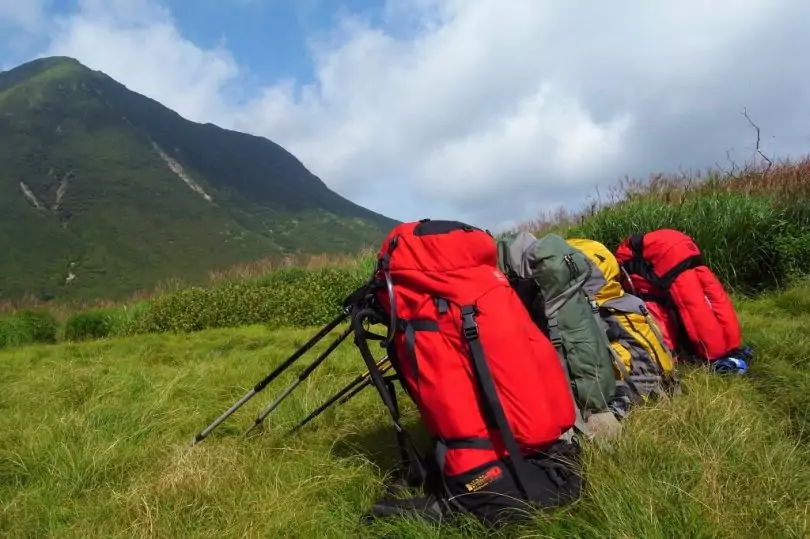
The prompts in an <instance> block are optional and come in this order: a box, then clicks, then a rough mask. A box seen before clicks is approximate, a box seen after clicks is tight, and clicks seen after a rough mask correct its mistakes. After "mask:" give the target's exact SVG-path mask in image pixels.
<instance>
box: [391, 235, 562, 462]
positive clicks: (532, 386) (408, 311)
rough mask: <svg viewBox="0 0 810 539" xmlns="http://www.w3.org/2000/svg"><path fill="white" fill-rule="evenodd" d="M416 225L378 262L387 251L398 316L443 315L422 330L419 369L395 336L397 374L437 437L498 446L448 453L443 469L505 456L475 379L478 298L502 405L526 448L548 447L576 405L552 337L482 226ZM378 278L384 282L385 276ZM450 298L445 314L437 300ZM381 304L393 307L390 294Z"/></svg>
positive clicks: (487, 354) (488, 357) (417, 348)
mask: <svg viewBox="0 0 810 539" xmlns="http://www.w3.org/2000/svg"><path fill="white" fill-rule="evenodd" d="M418 224H419V223H416V222H411V223H404V224H401V225H398V226H397V227H395V228H394V229H393V230H392V231H391V232H390V233H389V235H388V237H387V238H386V239H385V240H384V241H383V245H382V248H381V249H380V251H379V253H378V258H382V257H383V256H384V255H385V254H386V253H388V252H389V245H390V241H391V239H392V238H394V237H397V244H396V247H395V248H394V249H393V250H392V251H390V253H391V256H390V275H391V279H392V281H393V285H394V292H395V306H396V315H397V317H398V318H400V319H405V320H414V319H421V320H432V321H437V322H438V325H439V331H438V332H435V331H416V332H415V356H416V364H417V369H416V372H414V368H413V365H412V363H411V361H412V360H411V356H410V355H409V351H408V349H407V347H406V339H405V333H404V332H403V331H398V332H397V333H396V336H395V338H394V342H393V346H394V348H395V352H396V356H397V358H398V360H399V361H398V362H397V365H396V368H397V370H398V371H399V374H400V376H401V377H402V379H403V381H404V383H405V384H406V386H407V388H408V392H409V393H410V395H411V396H412V397H413V399H414V401H415V403H416V405H417V406H418V408H419V412H420V415H421V417H422V420H423V422H424V424H425V426H426V428H427V430H428V432H429V433H430V434H431V435H433V436H436V435H438V436H441V437H442V438H445V439H454V438H490V440H491V442H492V444H493V446H494V447H495V450H491V449H458V448H456V449H452V448H451V449H449V450H448V451H447V456H446V461H445V469H444V472H445V473H447V474H449V475H455V474H458V473H463V472H465V471H467V470H469V469H470V468H473V467H475V466H478V465H481V464H484V463H487V462H490V461H492V460H494V459H495V458H502V457H504V456H505V455H506V451H505V449H504V447H503V443H502V441H501V438H500V436H499V435H498V433H497V432H489V431H488V429H487V426H486V424H485V421H484V416H483V415H482V414H483V410H482V408H481V407H480V406H479V402H483V401H480V400H479V399H482V398H483V397H482V396H480V395H479V389H478V384H477V381H476V379H475V371H474V367H473V364H472V358H471V356H470V353H469V348H468V346H467V342H466V341H465V339H464V337H463V335H462V333H461V307H462V306H464V305H470V304H475V305H476V306H477V307H478V310H479V314H478V315H477V316H476V317H475V319H476V322H477V323H478V327H479V334H480V341H481V344H482V346H483V348H484V354H485V357H486V361H487V363H488V365H489V369H490V371H491V374H492V378H493V381H494V384H495V387H496V388H497V392H498V396H499V398H500V400H501V405H502V407H503V409H504V414H505V415H506V418H507V421H508V423H509V425H510V426H511V428H512V432H513V435H514V437H515V439H516V441H517V443H518V445H519V446H520V447H521V450H522V451H524V452H526V453H530V452H531V451H532V450H537V449H542V448H543V447H544V446H546V445H547V444H549V443H550V442H552V441H554V440H556V439H557V438H559V436H560V435H561V434H562V433H564V432H565V431H567V430H568V429H569V428H571V427H572V426H573V424H574V402H573V399H572V397H571V394H570V391H569V389H568V384H567V381H566V378H565V374H564V372H563V370H562V365H561V363H560V360H559V358H558V356H557V352H556V350H555V349H554V346H553V345H552V344H551V342H550V341H549V340H548V339H547V338H546V337H545V335H543V334H542V333H541V332H540V330H539V329H538V328H537V326H536V325H535V324H534V323H533V322H532V320H531V318H530V316H529V314H528V312H527V311H526V309H525V308H524V307H523V305H522V303H521V302H520V299H519V298H518V297H517V295H516V294H515V292H514V291H513V289H512V287H511V286H510V285H509V283H508V281H507V280H506V277H505V276H504V275H503V274H502V273H501V272H500V271H499V270H498V267H497V251H496V245H495V242H494V241H493V239H492V237H490V236H489V234H487V233H486V232H484V231H481V230H478V229H471V230H469V231H464V230H461V229H457V230H453V231H450V232H447V233H439V234H432V235H424V236H417V235H414V234H413V231H414V228H415V227H416V226H417V225H418ZM380 278H381V279H384V277H383V276H382V274H381V275H380ZM436 297H440V298H444V299H445V300H447V302H448V307H449V308H448V310H447V312H446V313H443V314H439V312H438V307H437V305H436V303H435V301H434V298H436ZM378 300H379V302H380V303H381V304H382V306H383V307H384V310H385V311H386V312H387V313H388V312H390V311H389V299H388V291H387V289H385V288H383V289H381V290H380V291H379V292H378Z"/></svg>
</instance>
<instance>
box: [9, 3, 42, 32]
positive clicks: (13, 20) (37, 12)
mask: <svg viewBox="0 0 810 539" xmlns="http://www.w3.org/2000/svg"><path fill="white" fill-rule="evenodd" d="M48 3H49V2H47V0H0V29H2V28H3V27H4V26H5V25H7V26H10V27H20V28H22V29H23V30H26V31H29V32H35V31H37V30H39V28H40V25H41V24H42V20H43V15H44V12H45V8H46V7H47V4H48Z"/></svg>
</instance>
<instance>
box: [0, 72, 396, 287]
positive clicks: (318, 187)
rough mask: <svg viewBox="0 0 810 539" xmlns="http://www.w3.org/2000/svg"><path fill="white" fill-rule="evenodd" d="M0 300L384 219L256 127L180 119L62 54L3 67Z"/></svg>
mask: <svg viewBox="0 0 810 539" xmlns="http://www.w3.org/2000/svg"><path fill="white" fill-rule="evenodd" d="M0 142H2V143H0V244H2V245H3V248H4V256H3V257H2V258H0V275H2V277H3V278H2V280H0V299H7V298H16V297H20V296H23V295H25V294H31V295H34V296H35V297H40V298H44V299H49V298H60V299H69V298H83V299H87V298H96V297H105V298H122V297H125V296H126V295H128V294H132V293H133V292H135V291H138V290H141V289H144V288H152V287H154V286H155V285H156V283H158V282H159V281H161V280H163V279H166V278H170V277H181V278H183V279H185V280H186V281H188V282H193V283H199V282H204V279H205V277H206V276H207V275H208V273H209V272H210V271H212V270H221V269H224V268H226V267H228V266H231V265H233V264H235V263H238V262H244V261H250V260H255V259H259V258H263V257H266V256H270V255H273V256H276V257H277V258H280V257H281V256H283V255H284V254H288V253H291V252H295V251H298V250H304V251H308V252H312V253H319V252H324V253H330V252H331V253H339V252H343V253H345V252H352V253H353V252H356V251H357V250H358V249H360V248H362V247H364V246H366V245H368V244H370V243H376V242H377V241H379V240H380V239H381V238H382V235H383V234H384V233H385V231H387V230H388V229H389V228H390V227H391V226H392V225H393V224H394V221H392V220H391V219H388V218H386V217H384V216H382V215H378V214H376V213H373V212H371V211H369V210H366V209H365V208H362V207H360V206H357V205H356V204H353V203H352V202H350V201H348V200H346V199H344V198H343V197H341V196H339V195H338V194H337V193H335V192H333V191H331V190H330V189H328V188H327V187H326V185H325V184H324V183H323V182H322V181H321V180H320V179H319V178H317V177H316V176H314V175H313V174H311V173H310V172H309V171H308V170H307V169H306V168H305V167H304V165H303V164H302V163H301V162H300V161H298V160H297V159H296V158H295V157H294V156H292V155H291V154H289V153H288V152H287V151H286V150H284V149H283V148H281V147H280V146H278V145H277V144H275V143H273V142H271V141H269V140H267V139H264V138H260V137H254V136H249V135H246V134H243V133H237V132H234V131H229V130H225V129H221V128H219V127H217V126H214V125H212V124H204V125H203V124H198V123H194V122H190V121H188V120H186V119H184V118H182V117H181V116H179V115H178V114H176V113H175V112H173V111H171V110H169V109H167V108H166V107H164V106H162V105H160V104H159V103H157V102H156V101H153V100H151V99H149V98H147V97H145V96H142V95H140V94H137V93H135V92H132V91H130V90H128V89H127V88H126V87H125V86H123V85H121V84H119V83H118V82H116V81H115V80H113V79H111V78H110V77H108V76H106V75H104V74H103V73H100V72H96V71H91V70H90V69H88V68H86V67H85V66H83V65H82V64H80V63H79V62H77V61H75V60H72V59H69V58H59V57H57V58H44V59H39V60H35V61H33V62H29V63H27V64H24V65H22V66H20V67H18V68H16V69H13V70H10V71H7V72H2V73H0Z"/></svg>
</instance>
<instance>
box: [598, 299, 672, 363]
mask: <svg viewBox="0 0 810 539" xmlns="http://www.w3.org/2000/svg"><path fill="white" fill-rule="evenodd" d="M613 316H614V317H615V318H616V320H617V321H618V322H619V325H620V326H621V327H622V329H623V330H624V331H626V332H627V333H628V334H629V335H630V336H631V337H632V338H633V340H635V341H636V343H638V344H639V345H640V346H641V347H642V348H644V350H645V351H646V352H647V354H648V355H649V356H650V357H652V358H653V359H654V360H656V362H657V363H658V364H659V365H660V366H661V370H663V371H664V374H665V375H669V374H670V373H672V370H673V367H674V365H673V363H672V355H671V354H670V353H669V351H668V350H667V349H666V347H665V346H664V345H663V343H662V342H661V341H660V340H659V339H658V337H657V336H656V334H655V331H654V329H653V327H652V324H655V321H654V320H653V319H652V317H650V316H649V315H648V316H644V315H643V314H641V313H624V312H617V311H613ZM611 345H612V346H614V348H616V347H618V348H621V349H622V350H624V355H626V356H627V358H626V359H625V357H624V355H621V354H620V357H621V358H622V361H624V364H625V365H626V366H627V369H628V370H629V369H630V365H631V359H630V351H629V350H627V349H625V348H624V346H622V345H621V343H611Z"/></svg>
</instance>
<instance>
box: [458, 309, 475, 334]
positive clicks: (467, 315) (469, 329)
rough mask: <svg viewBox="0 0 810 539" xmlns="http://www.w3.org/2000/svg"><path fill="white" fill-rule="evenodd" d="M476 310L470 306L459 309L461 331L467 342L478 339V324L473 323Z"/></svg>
mask: <svg viewBox="0 0 810 539" xmlns="http://www.w3.org/2000/svg"><path fill="white" fill-rule="evenodd" d="M475 314H476V309H475V307H473V306H471V305H466V306H464V307H462V308H461V321H462V324H461V331H462V333H463V334H464V338H465V339H467V340H468V341H471V340H473V339H477V338H478V324H476V323H475V318H474V317H475Z"/></svg>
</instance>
